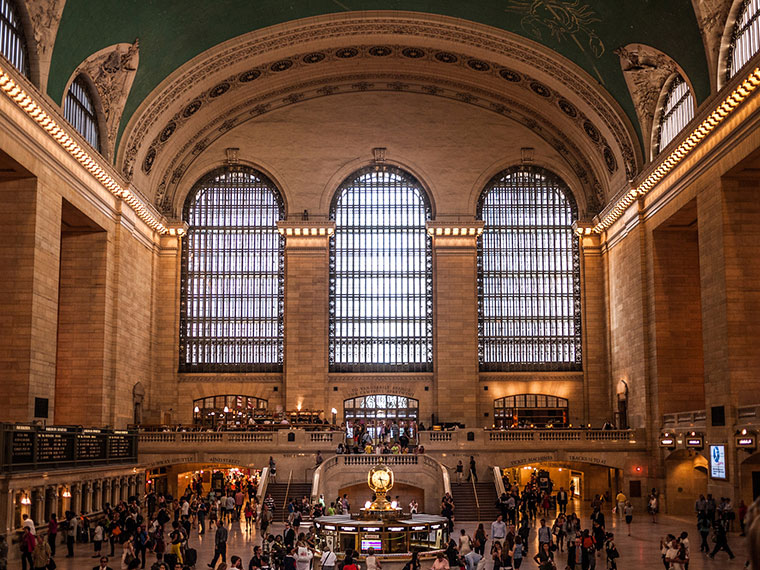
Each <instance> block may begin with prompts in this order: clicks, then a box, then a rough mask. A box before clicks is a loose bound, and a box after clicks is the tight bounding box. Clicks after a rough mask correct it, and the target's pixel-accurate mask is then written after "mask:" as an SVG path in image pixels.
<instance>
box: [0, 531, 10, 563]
mask: <svg viewBox="0 0 760 570" xmlns="http://www.w3.org/2000/svg"><path fill="white" fill-rule="evenodd" d="M0 570H8V542H7V541H6V540H5V535H4V534H0Z"/></svg>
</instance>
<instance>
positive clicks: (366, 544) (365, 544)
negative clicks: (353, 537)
mask: <svg viewBox="0 0 760 570" xmlns="http://www.w3.org/2000/svg"><path fill="white" fill-rule="evenodd" d="M370 548H374V549H375V552H380V551H381V550H382V549H383V541H382V540H380V539H377V538H362V552H366V551H368V550H369V549H370Z"/></svg>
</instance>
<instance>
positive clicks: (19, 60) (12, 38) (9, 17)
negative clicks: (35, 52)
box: [0, 0, 29, 77]
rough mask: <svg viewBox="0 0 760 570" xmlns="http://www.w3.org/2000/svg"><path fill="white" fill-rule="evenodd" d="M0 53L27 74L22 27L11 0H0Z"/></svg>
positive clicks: (26, 54) (27, 66)
mask: <svg viewBox="0 0 760 570" xmlns="http://www.w3.org/2000/svg"><path fill="white" fill-rule="evenodd" d="M0 53H2V54H3V55H4V56H5V58H6V59H7V60H8V61H10V62H11V63H12V64H13V66H14V67H15V68H16V69H18V70H19V71H20V72H21V73H23V74H24V75H26V76H27V77H28V76H29V53H28V50H27V47H26V38H25V37H24V28H23V26H22V25H21V18H20V17H19V15H18V10H16V6H15V3H14V1H13V0H0Z"/></svg>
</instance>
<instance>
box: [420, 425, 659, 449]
mask: <svg viewBox="0 0 760 570" xmlns="http://www.w3.org/2000/svg"><path fill="white" fill-rule="evenodd" d="M420 444H421V445H424V446H425V449H426V450H428V451H446V450H457V449H472V450H478V451H504V450H514V449H519V448H523V449H526V450H527V449H561V450H569V451H572V450H596V449H598V450H599V451H605V450H609V451H627V450H640V449H644V448H646V441H645V438H644V437H643V433H640V430H618V429H613V430H601V429H512V430H485V429H472V430H468V429H457V430H454V431H440V432H439V431H428V432H421V433H420Z"/></svg>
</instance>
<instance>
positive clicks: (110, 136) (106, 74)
mask: <svg viewBox="0 0 760 570" xmlns="http://www.w3.org/2000/svg"><path fill="white" fill-rule="evenodd" d="M139 61H140V46H139V42H138V40H135V43H133V44H127V43H122V44H116V45H113V46H109V47H107V48H104V49H102V50H100V51H98V52H97V53H94V54H92V55H91V56H90V57H88V58H87V59H86V60H84V62H82V64H81V65H80V66H79V67H78V68H77V69H76V71H75V72H74V75H73V76H72V79H73V78H74V77H76V76H77V75H79V74H80V73H82V74H85V75H87V76H88V77H89V78H90V79H91V80H92V83H93V85H95V88H96V89H97V91H98V96H99V98H100V107H101V110H102V113H103V121H104V125H103V129H102V131H103V133H104V134H105V137H102V139H103V140H102V143H105V144H104V145H103V144H102V145H101V146H103V147H104V148H102V153H103V154H104V155H105V156H106V157H107V158H110V157H112V156H113V152H114V147H115V145H116V137H117V135H118V132H119V123H120V122H121V115H122V113H123V112H124V105H125V104H126V102H127V97H128V96H129V91H130V89H131V88H132V82H133V81H134V79H135V74H136V73H137V66H138V64H139Z"/></svg>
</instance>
